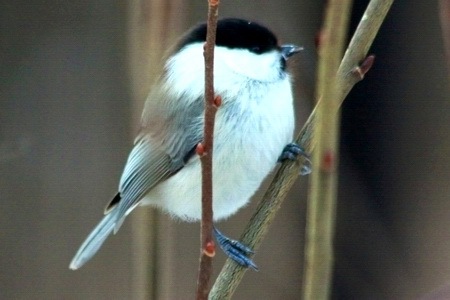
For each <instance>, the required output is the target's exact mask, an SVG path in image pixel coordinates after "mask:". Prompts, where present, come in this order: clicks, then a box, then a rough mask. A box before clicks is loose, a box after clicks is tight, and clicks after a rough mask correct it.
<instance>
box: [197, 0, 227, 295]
mask: <svg viewBox="0 0 450 300" xmlns="http://www.w3.org/2000/svg"><path fill="white" fill-rule="evenodd" d="M218 9H219V1H218V0H209V1H208V22H207V33H206V43H205V45H204V52H203V55H204V57H205V121H204V122H205V124H204V136H203V142H202V143H200V144H199V145H198V146H197V154H199V155H200V160H201V166H202V220H201V234H200V240H201V253H200V263H199V270H198V278H197V299H198V300H203V299H208V295H209V290H210V287H209V283H210V281H211V276H212V257H213V256H214V254H215V244H214V240H213V234H212V231H213V208H212V203H213V178H212V166H213V163H212V158H213V147H214V140H213V136H214V120H215V115H216V111H217V108H218V106H219V105H220V103H221V100H220V97H217V98H215V97H214V46H215V44H216V29H217V16H218Z"/></svg>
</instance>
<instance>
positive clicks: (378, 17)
mask: <svg viewBox="0 0 450 300" xmlns="http://www.w3.org/2000/svg"><path fill="white" fill-rule="evenodd" d="M393 2H394V0H371V1H370V3H369V5H368V7H367V9H366V11H365V13H364V16H363V17H362V18H361V21H360V23H359V25H358V28H357V29H356V31H355V34H354V35H353V38H352V40H351V42H350V45H349V46H348V48H347V50H346V52H345V55H344V59H343V60H342V62H341V65H340V66H339V71H338V78H337V80H338V96H337V97H336V99H335V100H336V103H337V104H336V109H337V108H338V107H339V106H340V105H341V104H342V102H343V101H344V99H345V97H346V96H347V94H348V93H349V91H350V90H351V89H352V87H353V86H354V85H355V84H356V83H358V82H359V81H361V80H362V79H363V75H364V74H365V73H366V72H367V71H368V70H369V69H370V66H371V64H372V63H373V59H374V57H373V56H369V57H367V58H365V56H366V55H367V52H368V50H369V48H370V46H371V45H372V43H373V40H374V38H375V35H376V34H377V32H378V30H379V28H380V26H381V24H382V23H383V21H384V19H385V17H386V15H387V13H388V11H389V9H390V7H391V5H392V3H393ZM360 64H361V65H360ZM320 105H321V102H319V103H318V104H317V105H316V108H314V110H313V111H312V112H311V114H310V116H309V118H308V120H307V121H306V123H305V125H304V126H303V128H302V130H301V131H300V132H299V134H298V135H297V138H296V142H297V143H299V144H301V145H302V146H303V147H304V148H305V150H306V151H307V152H310V153H311V152H312V151H313V148H314V147H313V146H314V145H313V143H312V138H313V136H314V132H315V128H316V111H317V107H318V106H320ZM302 163H303V159H300V160H299V161H297V162H290V161H286V162H284V163H283V164H282V166H281V167H280V169H279V170H278V171H277V173H276V174H275V177H274V179H273V180H272V183H271V184H270V186H269V188H268V189H267V191H266V193H265V194H264V196H263V198H262V199H261V201H260V203H259V204H258V207H257V208H256V212H255V213H254V214H253V216H252V218H251V219H250V221H249V223H248V224H247V227H246V228H245V229H244V232H243V234H242V235H241V238H240V241H241V242H242V243H244V244H246V245H247V246H249V247H250V248H252V249H254V250H257V249H258V247H259V245H260V244H261V242H262V239H263V238H264V236H265V234H266V233H267V231H268V227H269V226H270V224H271V223H272V220H273V219H274V217H275V214H276V213H277V211H278V210H279V208H280V207H281V204H282V202H283V200H284V199H285V198H286V196H287V194H288V192H289V190H290V189H291V188H292V186H293V184H294V182H295V180H296V179H297V176H298V172H299V166H300V165H301V164H302ZM246 270H247V269H246V268H243V267H241V266H239V265H237V264H235V263H233V262H232V261H230V260H227V262H226V263H225V265H224V266H223V268H222V270H221V272H220V274H219V276H218V278H217V280H216V282H215V283H214V286H213V288H212V290H211V299H230V298H231V296H232V295H233V294H234V292H235V291H236V288H237V287H238V285H239V283H240V282H241V280H242V278H243V277H244V274H245V271H246Z"/></svg>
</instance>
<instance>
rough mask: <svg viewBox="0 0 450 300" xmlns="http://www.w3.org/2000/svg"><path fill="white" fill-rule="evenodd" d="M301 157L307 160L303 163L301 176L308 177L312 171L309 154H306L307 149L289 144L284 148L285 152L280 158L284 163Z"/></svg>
mask: <svg viewBox="0 0 450 300" xmlns="http://www.w3.org/2000/svg"><path fill="white" fill-rule="evenodd" d="M299 155H301V156H303V157H304V158H305V162H304V163H303V165H302V167H301V169H300V175H302V176H303V175H308V174H310V173H311V171H312V166H311V159H310V157H309V154H308V153H306V151H305V149H303V148H302V147H300V146H299V145H298V144H296V143H289V144H287V145H286V147H284V149H283V152H281V155H280V157H279V158H278V161H279V162H283V161H285V160H287V159H288V160H296V159H297V157H298V156H299Z"/></svg>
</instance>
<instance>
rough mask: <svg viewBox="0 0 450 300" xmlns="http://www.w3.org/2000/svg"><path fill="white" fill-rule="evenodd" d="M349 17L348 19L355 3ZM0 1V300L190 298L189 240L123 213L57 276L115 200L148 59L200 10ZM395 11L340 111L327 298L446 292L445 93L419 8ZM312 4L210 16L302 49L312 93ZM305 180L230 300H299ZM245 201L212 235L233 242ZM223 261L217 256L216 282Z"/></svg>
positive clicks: (421, 4) (448, 113)
mask: <svg viewBox="0 0 450 300" xmlns="http://www.w3.org/2000/svg"><path fill="white" fill-rule="evenodd" d="M355 2H357V3H356V4H355V7H354V21H353V23H352V26H353V27H352V28H354V26H355V24H356V20H357V19H358V18H359V17H360V16H361V13H362V11H363V10H364V8H365V5H366V3H367V2H366V1H355ZM124 3H125V2H123V3H122V2H120V1H104V0H98V1H51V0H48V1H44V0H41V1H37V0H27V1H24V0H19V1H4V0H1V1H0V24H1V27H0V299H192V298H193V296H194V291H195V287H194V285H195V281H196V274H197V261H198V251H199V250H198V249H199V240H198V236H199V231H198V230H199V226H198V224H186V223H179V222H174V221H170V220H168V218H167V217H166V216H163V215H159V214H157V213H154V212H153V211H152V210H151V209H139V210H136V212H135V213H133V214H134V216H133V217H132V218H129V219H128V220H127V222H125V224H124V226H123V227H122V229H121V230H120V232H119V233H118V234H117V235H116V236H113V237H111V238H110V239H109V240H108V241H107V242H106V244H105V245H104V247H103V248H102V249H101V251H100V252H99V253H98V255H97V256H96V257H95V258H94V259H93V260H92V261H91V262H89V263H88V264H87V265H86V266H85V267H84V268H82V269H81V270H79V271H76V272H74V271H69V269H68V264H69V262H70V260H71V258H72V256H73V255H74V253H75V251H76V250H77V248H78V246H79V245H80V243H81V242H82V241H83V239H84V238H85V236H86V235H87V234H88V233H89V231H90V230H91V229H92V227H93V226H94V225H95V224H96V223H97V222H98V221H99V220H100V218H101V216H102V211H103V207H104V205H105V204H106V203H107V202H108V200H109V198H110V197H111V196H113V195H114V193H115V191H116V189H117V184H118V180H119V177H120V174H121V171H122V167H123V165H124V162H125V160H126V157H127V154H128V150H129V149H130V147H131V143H132V140H133V136H134V133H135V132H136V126H137V120H138V116H139V114H140V109H141V106H142V104H143V101H144V100H145V95H146V94H147V92H148V90H149V88H150V86H151V82H152V80H153V79H152V76H154V74H155V73H156V72H157V70H158V68H159V67H160V57H161V53H162V52H163V51H164V49H165V48H166V47H167V45H169V44H171V43H172V42H173V41H174V37H176V36H177V35H179V34H180V33H181V32H183V31H184V30H186V29H187V28H188V27H190V26H191V25H193V24H195V23H197V22H199V21H203V20H205V18H206V1H203V0H202V1H197V0H195V1H193V0H191V1H182V0H173V1H163V0H159V1H156V0H154V1H152V0H147V1H139V0H134V1H128V2H127V4H124ZM410 4H411V3H410V2H409V1H398V2H397V3H394V5H393V7H392V10H391V12H390V13H389V15H388V18H387V20H386V22H385V24H384V25H383V27H382V30H381V32H380V33H379V36H378V37H377V39H376V41H375V44H374V46H373V47H372V50H371V52H372V53H375V54H376V55H377V59H376V64H375V66H374V67H373V69H372V70H371V71H370V72H369V74H368V75H367V77H366V79H365V80H364V81H363V82H361V83H360V84H358V85H357V86H356V87H355V89H354V90H353V91H352V93H351V95H350V97H349V98H348V99H347V101H346V102H345V105H344V108H343V118H342V120H343V122H342V123H343V124H342V153H341V168H340V169H341V175H340V193H339V199H338V201H339V205H338V224H337V232H336V243H335V245H336V251H337V253H336V264H335V280H334V293H333V298H334V299H414V298H418V297H420V296H421V295H423V294H425V293H427V292H429V291H431V290H433V289H436V288H438V287H440V286H442V285H444V284H447V283H449V282H450V201H449V200H450V170H449V166H450V126H449V125H450V102H449V101H450V97H449V95H450V92H449V80H448V79H449V78H448V74H449V73H448V72H447V70H446V69H445V66H446V63H445V58H444V50H443V46H442V36H441V32H440V28H439V20H438V6H437V2H436V1H425V0H423V1H416V2H414V5H410ZM322 5H323V3H321V2H320V1H287V0H282V1H281V0H280V1H262V0H252V1H250V0H249V1H222V6H221V8H220V16H222V17H225V16H237V17H244V18H248V19H254V20H258V21H260V22H262V23H264V24H267V25H268V26H269V27H271V28H272V29H273V30H274V31H275V32H277V33H278V35H279V37H280V39H281V41H282V42H290V43H296V44H299V45H303V46H304V47H305V49H306V50H305V51H304V52H303V53H302V54H301V55H299V56H298V57H297V58H296V61H295V62H294V64H293V66H292V70H293V73H294V74H295V78H296V95H297V97H296V99H297V102H298V103H297V106H296V107H297V111H298V113H297V120H298V125H299V126H301V124H302V123H303V122H304V121H305V118H306V117H307V115H308V113H309V111H310V109H311V101H312V95H313V83H314V76H315V75H314V70H315V69H314V68H315V47H314V36H315V34H316V33H317V31H318V28H319V26H320V22H321V17H322V9H323V7H322ZM305 190H306V180H305V179H304V178H303V179H301V180H299V181H298V184H297V185H296V186H295V188H294V190H293V191H292V193H291V196H290V198H289V199H287V200H286V201H285V203H284V206H283V208H282V209H281V211H280V213H279V214H278V216H277V218H276V220H275V222H274V224H273V226H272V228H271V230H270V232H269V235H268V236H267V238H266V239H265V241H264V243H263V245H262V247H261V249H260V250H259V251H258V253H257V255H256V256H255V261H256V263H257V264H258V265H259V267H260V269H261V271H260V272H247V274H246V275H245V278H244V280H243V282H242V284H241V285H240V287H239V289H238V291H237V293H236V295H235V298H236V299H284V300H287V299H299V298H300V296H299V295H300V291H301V283H302V276H301V273H302V256H303V250H302V249H303V236H304V215H305V192H304V191H305ZM257 201H258V197H257V196H256V197H255V199H254V200H253V202H252V204H251V205H249V206H248V207H247V208H245V209H243V210H242V211H240V212H239V213H238V214H237V215H236V216H234V217H232V218H230V219H229V220H228V221H227V222H222V223H221V224H220V227H221V229H222V230H223V231H224V232H226V233H227V234H228V235H230V236H232V237H238V236H239V235H240V232H241V230H242V229H243V228H244V226H245V224H246V222H247V220H248V218H249V217H250V215H251V214H252V210H253V208H254V207H255V205H256V203H257ZM223 261H224V257H223V255H222V254H221V253H218V255H217V258H216V262H215V263H216V266H215V271H216V272H218V271H219V270H220V267H221V265H222V263H223Z"/></svg>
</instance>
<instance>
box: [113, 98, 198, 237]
mask: <svg viewBox="0 0 450 300" xmlns="http://www.w3.org/2000/svg"><path fill="white" fill-rule="evenodd" d="M165 97H166V99H164V98H162V95H161V93H158V91H157V92H154V93H153V94H151V95H150V96H149V99H147V103H146V108H145V110H144V111H145V113H144V115H143V123H142V128H141V134H140V135H139V136H138V138H137V140H136V143H135V146H134V148H133V150H132V151H131V153H130V155H129V157H128V161H127V163H126V165H125V169H124V172H123V174H122V177H121V179H120V184H119V195H120V198H117V196H116V197H115V198H114V199H115V200H116V201H115V202H117V203H113V202H114V200H113V202H112V203H111V204H112V206H117V207H115V208H114V210H117V212H114V214H115V215H116V225H115V227H114V232H117V230H118V229H119V228H120V226H121V224H122V222H123V220H124V219H125V217H126V216H127V215H128V214H129V213H130V212H131V210H133V209H134V208H135V207H136V206H137V205H138V204H139V202H140V200H142V198H143V197H144V196H145V195H146V194H147V193H148V192H149V191H150V190H151V189H152V188H153V187H154V186H155V185H157V184H158V183H159V182H161V181H163V180H165V179H167V178H168V177H170V176H171V175H172V174H174V173H176V172H178V171H179V170H180V169H181V168H182V167H183V166H184V164H185V163H187V161H188V159H189V158H190V156H191V155H192V154H193V153H194V151H193V149H195V147H196V145H197V144H198V143H199V142H200V141H201V139H202V136H203V100H202V98H198V99H195V100H193V101H189V102H190V105H189V106H181V105H179V103H185V100H186V99H179V98H178V99H176V98H177V97H173V98H170V99H167V94H165ZM180 97H183V95H180ZM174 103H176V104H178V105H174ZM110 206H111V205H110ZM109 210H111V207H110V208H109Z"/></svg>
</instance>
